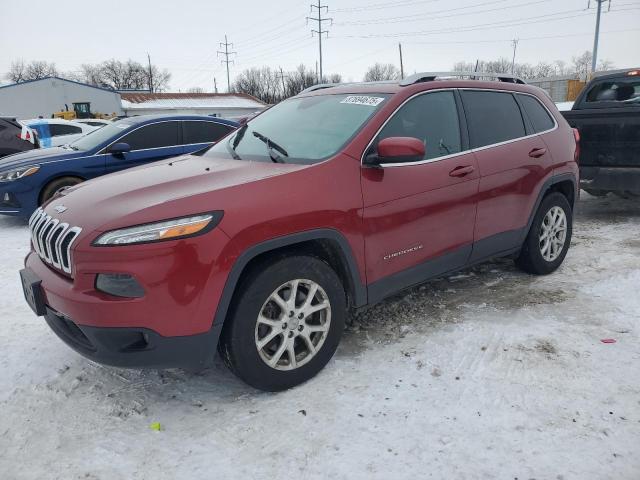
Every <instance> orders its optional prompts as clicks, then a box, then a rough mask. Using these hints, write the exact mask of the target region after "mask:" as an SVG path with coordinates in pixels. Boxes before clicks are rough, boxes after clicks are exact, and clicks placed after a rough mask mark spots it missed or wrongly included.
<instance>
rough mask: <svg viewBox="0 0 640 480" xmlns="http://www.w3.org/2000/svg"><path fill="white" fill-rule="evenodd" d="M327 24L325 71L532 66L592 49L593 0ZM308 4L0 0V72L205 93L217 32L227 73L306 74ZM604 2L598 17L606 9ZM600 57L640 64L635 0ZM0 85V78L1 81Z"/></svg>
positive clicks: (490, 3) (503, 0) (420, 8)
mask: <svg viewBox="0 0 640 480" xmlns="http://www.w3.org/2000/svg"><path fill="white" fill-rule="evenodd" d="M323 2H324V3H323V4H326V5H328V7H329V12H328V14H326V13H324V11H323V15H325V16H329V17H332V18H333V25H331V24H330V23H329V22H327V23H325V24H324V26H325V29H326V30H328V31H329V37H328V38H327V39H325V40H324V41H323V50H324V72H325V74H328V73H341V74H342V75H343V78H344V79H345V80H361V79H362V76H363V75H364V72H365V70H366V68H367V67H368V66H369V65H371V64H373V63H375V62H376V61H378V62H392V63H395V64H399V61H398V42H402V47H403V51H404V65H405V72H407V73H413V72H414V71H435V70H448V69H450V68H451V67H452V65H453V64H454V63H455V62H457V61H460V60H466V61H471V62H474V61H475V60H476V59H477V58H480V59H494V58H497V57H500V56H504V57H508V58H511V55H512V53H513V50H512V48H513V47H512V39H514V38H519V39H520V41H519V43H518V48H517V54H516V61H518V62H530V63H537V62H538V61H550V62H551V61H553V60H556V59H561V60H565V61H568V62H569V61H570V60H571V57H572V56H574V55H578V54H580V53H582V52H584V51H585V50H591V49H592V45H593V31H594V26H595V18H596V15H595V3H596V0H592V1H591V10H587V9H586V8H587V0H422V1H418V0H396V1H382V0H370V1H366V0H339V1H337V0H326V1H324V0H323ZM309 3H310V2H309V1H308V0H306V1H305V0H278V1H277V2H276V1H271V2H265V1H264V0H260V1H259V0H244V1H218V0H215V1H214V0H180V1H179V2H178V1H172V2H166V1H161V0H135V1H133V0H129V1H123V0H110V1H100V2H98V1H87V0H57V1H55V2H54V1H51V0H29V1H28V2H20V1H7V0H2V8H1V9H0V12H1V13H0V15H1V16H0V22H1V23H0V72H2V75H3V76H4V73H5V72H6V71H7V70H8V69H9V66H10V64H11V61H12V60H15V59H16V58H18V57H23V58H24V59H25V60H27V61H29V60H47V61H50V62H55V64H56V66H57V67H58V69H59V70H60V71H72V70H77V69H78V67H79V66H80V65H81V64H82V63H97V62H100V61H102V60H106V59H109V58H116V59H121V60H126V59H127V58H132V59H134V60H137V61H140V62H146V55H147V52H149V54H150V55H151V59H152V61H153V63H155V64H157V65H158V66H159V67H160V68H166V69H168V70H169V71H170V72H171V73H172V75H173V77H172V81H171V90H172V91H178V90H182V91H184V90H186V89H188V88H190V87H202V88H204V89H205V90H207V91H212V90H213V79H214V77H215V78H217V81H218V87H219V88H220V91H224V90H225V89H226V73H225V69H224V67H223V65H221V63H220V60H221V59H220V58H219V57H218V55H217V54H216V51H217V50H219V49H220V45H219V43H220V42H221V41H224V36H225V34H227V35H228V38H229V41H230V42H233V44H234V45H233V50H234V51H236V52H237V55H235V56H234V59H235V64H234V65H231V77H232V81H233V76H234V74H235V73H237V72H239V71H242V70H243V69H246V68H249V67H253V66H262V65H269V66H271V67H280V66H281V67H282V68H283V69H285V70H288V69H293V68H294V67H295V66H296V65H298V64H300V63H305V64H307V65H309V66H312V67H313V68H315V63H316V61H317V59H318V39H317V37H314V38H312V37H311V33H310V30H311V29H312V28H317V24H313V23H312V22H309V23H308V24H307V22H306V20H305V17H307V16H316V15H317V10H315V9H314V10H313V12H312V11H311V10H310V7H309ZM606 8H607V4H606V3H605V6H604V10H605V11H606ZM599 58H601V59H607V60H610V61H612V62H613V63H614V64H615V66H616V67H619V68H623V67H640V0H612V1H611V11H610V12H608V13H605V14H604V15H603V17H602V24H601V40H600V50H599ZM3 81H6V80H4V79H3Z"/></svg>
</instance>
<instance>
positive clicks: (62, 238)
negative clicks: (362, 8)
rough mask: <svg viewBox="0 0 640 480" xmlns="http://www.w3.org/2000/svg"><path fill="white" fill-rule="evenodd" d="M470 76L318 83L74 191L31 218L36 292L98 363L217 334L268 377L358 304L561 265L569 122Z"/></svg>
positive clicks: (325, 339)
mask: <svg viewBox="0 0 640 480" xmlns="http://www.w3.org/2000/svg"><path fill="white" fill-rule="evenodd" d="M467 75H468V76H474V78H473V79H471V78H467V79H464V78H455V77H454V75H443V74H429V73H424V74H417V75H414V76H412V77H409V78H407V79H405V80H402V81H400V82H382V83H371V84H344V85H318V86H315V87H311V88H310V89H307V90H305V91H303V92H302V93H301V94H299V95H298V96H296V97H293V98H290V99H288V100H286V101H283V102H282V103H280V104H278V105H276V106H274V107H272V108H271V109H269V110H267V111H266V112H264V113H263V114H261V115H258V116H257V117H255V118H254V119H252V120H250V121H249V122H248V123H247V124H245V125H243V126H242V127H241V128H239V129H238V130H237V131H235V132H233V133H231V134H229V135H228V136H226V137H225V138H224V139H223V140H221V141H220V142H219V143H217V144H216V145H214V146H213V147H212V148H210V149H209V150H208V151H207V152H206V153H204V154H201V155H185V156H182V157H178V158H175V159H172V160H164V161H161V162H156V163H154V164H150V165H145V166H141V167H137V168H134V169H131V170H127V171H123V172H119V173H114V174H111V175H108V176H105V177H102V178H100V179H96V180H91V181H89V182H86V183H84V184H80V185H77V186H74V187H71V188H69V189H67V190H63V191H62V192H60V193H58V194H57V196H56V197H54V198H53V199H52V200H51V201H50V202H49V203H48V204H46V205H44V206H43V207H42V208H40V209H38V210H37V211H36V212H35V213H34V214H33V216H32V217H31V219H30V221H29V227H30V230H31V237H32V250H31V252H30V253H29V255H28V256H27V258H26V260H25V269H24V270H22V271H21V278H22V282H23V286H24V292H25V297H26V299H27V301H28V303H29V305H30V306H31V307H32V309H33V310H34V311H35V313H36V314H37V315H41V316H44V317H45V319H46V321H47V323H48V324H49V326H50V327H51V328H52V329H53V330H54V332H55V333H56V334H57V335H58V336H59V337H60V338H61V339H62V340H63V341H65V342H66V343H67V344H68V345H69V346H70V347H72V348H73V349H75V350H76V351H78V352H79V353H81V354H83V355H85V356H87V357H88V358H90V359H93V360H95V361H98V362H102V363H105V364H110V365H116V366H137V367H144V366H153V367H185V368H195V367H201V366H204V365H207V364H209V363H210V362H211V361H212V359H213V358H214V355H215V351H216V346H217V347H218V349H219V351H220V352H221V354H222V356H223V358H224V360H225V362H226V363H227V364H228V365H229V367H230V368H231V369H232V370H233V372H235V373H236V374H237V375H238V376H239V377H240V378H241V379H243V380H244V381H245V382H247V383H249V384H250V385H253V386H254V387H256V388H259V389H264V390H271V391H275V390H282V389H286V388H289V387H292V386H295V385H297V384H300V383H301V382H304V381H306V380H308V379H309V378H311V377H313V376H314V375H315V374H316V373H317V372H318V371H320V370H321V369H322V368H323V367H324V366H325V365H326V364H327V362H328V361H329V360H330V359H331V357H332V356H333V354H334V352H335V350H336V348H337V346H338V343H339V341H340V337H341V334H342V331H343V328H344V323H345V317H346V315H347V313H348V311H349V309H351V308H358V307H362V306H364V305H366V304H371V303H374V302H378V301H380V300H382V299H384V298H385V297H388V296H389V295H391V294H394V293H396V292H398V291H400V290H403V289H406V288H408V287H411V286H413V285H416V284H419V283H421V282H424V281H426V280H428V279H429V278H433V277H435V276H439V275H443V274H445V273H447V272H452V271H455V270H459V269H462V268H466V267H468V266H470V265H473V264H476V263H478V262H482V261H485V260H487V259H490V258H494V257H502V256H513V257H514V258H515V262H516V264H517V265H518V266H519V267H520V268H522V269H523V270H525V271H527V272H530V273H534V274H548V273H550V272H552V271H554V270H555V269H557V268H558V266H559V265H560V264H561V263H562V261H563V260H564V258H565V255H566V253H567V249H568V248H569V243H570V240H571V228H572V217H573V206H574V203H575V201H576V197H577V196H578V188H577V181H578V165H577V137H576V136H575V134H574V131H573V130H572V129H571V128H570V127H569V125H568V124H567V122H566V121H565V120H564V118H563V117H562V116H561V115H560V114H559V112H558V111H557V109H556V108H555V105H554V104H553V103H552V102H551V100H550V99H549V98H548V96H547V95H546V94H545V93H544V92H543V91H542V90H540V89H538V88H535V87H531V86H527V85H525V84H523V82H522V81H521V80H519V79H516V78H515V77H510V76H508V75H500V76H499V77H498V80H492V81H488V80H478V79H477V76H478V74H477V73H472V74H467ZM485 77H486V76H484V77H483V78H485Z"/></svg>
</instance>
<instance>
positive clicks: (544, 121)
mask: <svg viewBox="0 0 640 480" xmlns="http://www.w3.org/2000/svg"><path fill="white" fill-rule="evenodd" d="M518 99H519V100H520V104H521V105H522V106H523V108H524V112H525V113H526V115H527V117H529V120H531V124H532V125H533V130H534V131H535V132H536V133H540V132H544V131H546V130H551V129H552V128H553V127H554V126H555V122H554V120H553V118H551V115H549V112H548V111H547V109H546V108H544V107H543V106H542V104H541V103H540V101H539V100H538V99H537V98H534V97H532V96H531V95H518Z"/></svg>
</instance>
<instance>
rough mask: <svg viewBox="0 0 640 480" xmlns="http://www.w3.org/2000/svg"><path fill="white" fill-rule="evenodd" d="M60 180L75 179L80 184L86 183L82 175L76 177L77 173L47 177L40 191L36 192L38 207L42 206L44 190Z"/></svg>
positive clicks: (64, 173) (61, 173)
mask: <svg viewBox="0 0 640 480" xmlns="http://www.w3.org/2000/svg"><path fill="white" fill-rule="evenodd" d="M62 178H75V179H78V180H80V181H81V182H86V181H87V179H86V178H84V177H83V176H82V175H78V174H77V173H68V172H60V173H56V174H55V175H52V176H50V177H48V178H47V179H46V180H45V181H44V182H42V184H41V185H40V189H39V191H38V205H42V194H43V193H44V191H45V189H46V188H47V187H48V186H49V185H51V184H52V183H53V182H55V181H56V180H60V179H62Z"/></svg>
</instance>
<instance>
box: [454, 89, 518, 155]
mask: <svg viewBox="0 0 640 480" xmlns="http://www.w3.org/2000/svg"><path fill="white" fill-rule="evenodd" d="M460 93H461V95H462V100H463V102H464V109H465V114H466V117H467V124H468V126H469V137H470V140H471V148H479V147H484V146H486V145H493V144H495V143H500V142H506V141H507V140H513V139H515V138H520V137H524V136H525V135H526V133H525V128H524V121H523V119H522V114H521V113H520V107H518V104H517V102H516V99H515V98H513V95H511V94H510V93H503V92H491V91H474V90H462V91H461V92H460Z"/></svg>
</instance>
